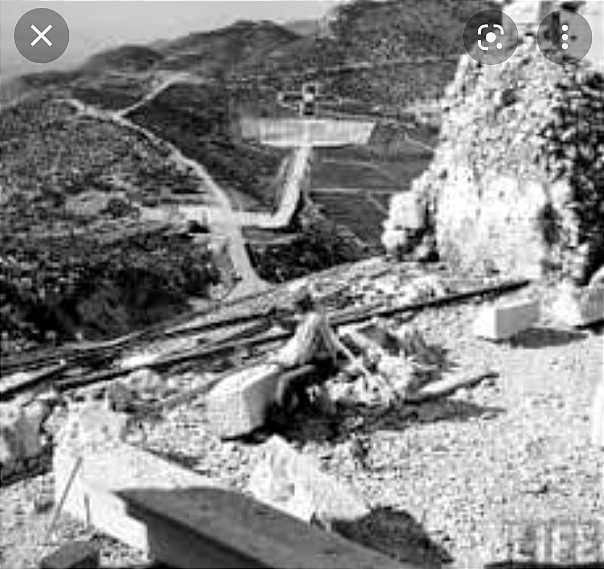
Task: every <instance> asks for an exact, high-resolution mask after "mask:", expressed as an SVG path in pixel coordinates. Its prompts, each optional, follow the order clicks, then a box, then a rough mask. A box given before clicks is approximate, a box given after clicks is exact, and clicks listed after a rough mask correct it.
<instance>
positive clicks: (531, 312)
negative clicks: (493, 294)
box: [473, 299, 540, 341]
mask: <svg viewBox="0 0 604 569" xmlns="http://www.w3.org/2000/svg"><path fill="white" fill-rule="evenodd" d="M539 318H540V302H539V300H527V299H525V300H514V301H508V302H505V303H498V304H492V305H488V306H484V307H483V308H482V310H481V311H480V313H479V315H478V317H477V318H476V320H475V321H474V326H473V331H474V334H475V335H476V336H479V337H481V338H487V339H489V340H496V341H498V340H507V339H509V338H512V337H513V336H515V335H516V334H518V333H519V332H522V331H523V330H526V329H528V328H530V327H531V326H532V325H533V324H535V323H536V322H537V321H538V320H539Z"/></svg>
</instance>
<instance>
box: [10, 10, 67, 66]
mask: <svg viewBox="0 0 604 569" xmlns="http://www.w3.org/2000/svg"><path fill="white" fill-rule="evenodd" d="M68 43H69V28H68V27H67V22H66V21H65V20H64V19H63V16H61V15H60V14H59V13H57V12H55V11H54V10H50V9H48V8H35V9H34V10H30V11H29V12H26V13H25V14H23V16H21V17H20V18H19V21H18V22H17V25H16V26H15V45H16V46H17V49H18V50H19V53H20V54H21V55H22V56H23V57H25V59H28V60H29V61H33V62H34V63H50V62H51V61H54V60H55V59H58V58H59V57H61V55H63V52H64V51H65V49H66V48H67V44H68Z"/></svg>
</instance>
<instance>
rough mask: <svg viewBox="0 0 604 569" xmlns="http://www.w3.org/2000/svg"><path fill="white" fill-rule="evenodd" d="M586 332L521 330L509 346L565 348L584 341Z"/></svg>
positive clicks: (542, 328) (538, 328)
mask: <svg viewBox="0 0 604 569" xmlns="http://www.w3.org/2000/svg"><path fill="white" fill-rule="evenodd" d="M586 337H587V333H586V332H580V331H576V330H561V329H557V328H545V327H534V328H529V329H528V330H523V331H522V332H520V333H519V334H517V335H516V336H515V337H514V339H513V340H511V341H510V344H511V345H512V346H515V347H521V348H527V349H539V348H547V347H556V346H565V345H567V344H571V343H573V342H578V341H580V340H584V339H585V338H586Z"/></svg>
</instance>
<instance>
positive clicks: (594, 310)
mask: <svg viewBox="0 0 604 569" xmlns="http://www.w3.org/2000/svg"><path fill="white" fill-rule="evenodd" d="M552 312H553V315H554V318H555V319H556V320H557V321H559V322H560V323H562V324H566V325H567V326H588V325H590V324H595V323H597V322H600V321H603V320H604V284H596V285H592V286H588V287H584V288H580V289H574V288H572V287H563V288H562V290H561V291H560V293H559V294H558V297H557V298H556V300H555V301H554V303H553V305H552Z"/></svg>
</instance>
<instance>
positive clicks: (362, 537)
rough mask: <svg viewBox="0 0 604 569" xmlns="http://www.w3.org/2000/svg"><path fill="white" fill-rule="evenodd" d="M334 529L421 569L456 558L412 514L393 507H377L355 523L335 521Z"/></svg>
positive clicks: (344, 535)
mask: <svg viewBox="0 0 604 569" xmlns="http://www.w3.org/2000/svg"><path fill="white" fill-rule="evenodd" d="M332 530H334V531H337V532H338V533H339V534H340V535H342V536H343V537H345V538H347V539H350V540H351V541H355V542H356V543H358V544H360V545H363V546H365V547H369V548H371V549H375V550H376V551H379V552H380V553H383V554H385V555H388V556H390V557H393V558H394V559H396V560H397V561H401V562H403V563H404V562H406V563H411V564H412V566H413V567H414V568H417V569H420V568H422V569H437V568H440V567H442V566H443V564H446V563H450V562H451V561H453V559H452V557H451V555H450V554H449V552H448V551H447V550H446V549H445V548H444V547H443V546H441V545H440V544H438V543H436V542H435V541H433V540H432V539H431V538H430V536H429V535H428V534H427V533H426V530H425V529H424V527H423V526H422V525H421V523H419V522H418V521H417V520H416V519H415V518H414V517H413V516H412V515H411V514H409V513H408V512H406V511H403V510H395V509H393V508H389V507H380V508H375V509H373V510H372V511H371V512H370V513H369V514H368V515H367V516H365V517H363V518H361V519H359V520H355V521H353V522H342V521H338V522H334V523H333V524H332Z"/></svg>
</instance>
